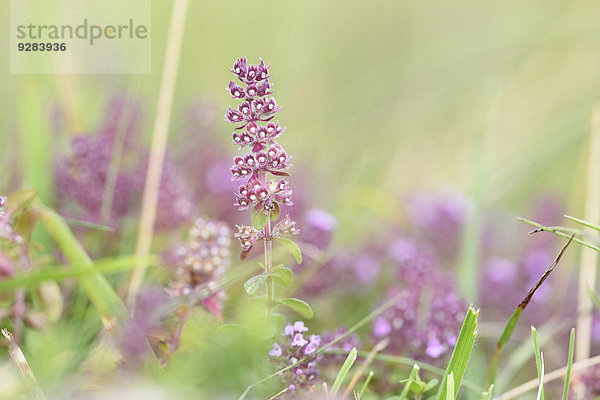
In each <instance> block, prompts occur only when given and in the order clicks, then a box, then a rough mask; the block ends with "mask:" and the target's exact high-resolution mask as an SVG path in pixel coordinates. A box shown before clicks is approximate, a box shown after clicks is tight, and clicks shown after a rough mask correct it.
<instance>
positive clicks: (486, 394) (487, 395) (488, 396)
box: [481, 385, 494, 400]
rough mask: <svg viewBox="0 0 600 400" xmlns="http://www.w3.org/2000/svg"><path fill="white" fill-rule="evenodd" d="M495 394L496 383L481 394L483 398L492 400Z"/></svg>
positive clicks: (482, 399)
mask: <svg viewBox="0 0 600 400" xmlns="http://www.w3.org/2000/svg"><path fill="white" fill-rule="evenodd" d="M493 394H494V385H491V386H490V387H489V389H488V390H487V391H486V392H483V393H482V394H481V400H492V395H493Z"/></svg>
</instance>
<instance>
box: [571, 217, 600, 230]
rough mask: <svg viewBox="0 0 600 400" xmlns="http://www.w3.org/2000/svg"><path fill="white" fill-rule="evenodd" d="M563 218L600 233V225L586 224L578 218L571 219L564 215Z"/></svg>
mask: <svg viewBox="0 0 600 400" xmlns="http://www.w3.org/2000/svg"><path fill="white" fill-rule="evenodd" d="M564 217H565V218H567V219H570V220H571V221H573V222H577V223H578V224H581V225H583V226H587V227H588V228H592V229H595V230H597V231H600V225H596V224H592V223H591V222H587V221H584V220H582V219H579V218H575V217H571V216H570V215H565V216H564Z"/></svg>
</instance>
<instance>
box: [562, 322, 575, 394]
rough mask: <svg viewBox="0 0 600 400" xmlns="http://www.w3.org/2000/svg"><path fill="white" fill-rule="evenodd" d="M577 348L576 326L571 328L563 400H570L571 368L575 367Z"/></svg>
mask: <svg viewBox="0 0 600 400" xmlns="http://www.w3.org/2000/svg"><path fill="white" fill-rule="evenodd" d="M574 348H575V328H573V329H571V337H570V338H569V359H568V361H567V372H566V374H565V386H564V387H563V396H562V399H563V400H568V397H569V384H570V383H571V368H572V367H573V351H574Z"/></svg>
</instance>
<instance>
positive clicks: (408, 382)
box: [398, 364, 420, 400]
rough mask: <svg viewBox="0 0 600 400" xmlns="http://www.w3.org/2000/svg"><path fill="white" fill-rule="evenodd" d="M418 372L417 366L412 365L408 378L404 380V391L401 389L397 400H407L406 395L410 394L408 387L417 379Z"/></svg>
mask: <svg viewBox="0 0 600 400" xmlns="http://www.w3.org/2000/svg"><path fill="white" fill-rule="evenodd" d="M419 370H420V368H419V366H418V365H417V364H414V365H413V367H412V370H411V371H410V375H409V376H408V379H407V380H406V384H405V385H404V389H402V393H400V397H398V400H406V399H408V394H409V393H410V386H411V385H412V383H413V382H414V381H415V380H416V379H417V376H418V375H419Z"/></svg>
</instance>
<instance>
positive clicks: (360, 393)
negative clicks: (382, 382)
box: [358, 371, 373, 399]
mask: <svg viewBox="0 0 600 400" xmlns="http://www.w3.org/2000/svg"><path fill="white" fill-rule="evenodd" d="M372 378H373V371H369V375H367V379H365V383H363V385H362V387H361V388H360V391H359V392H358V398H359V399H362V397H363V394H364V393H365V390H367V386H369V382H371V379H372Z"/></svg>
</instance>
